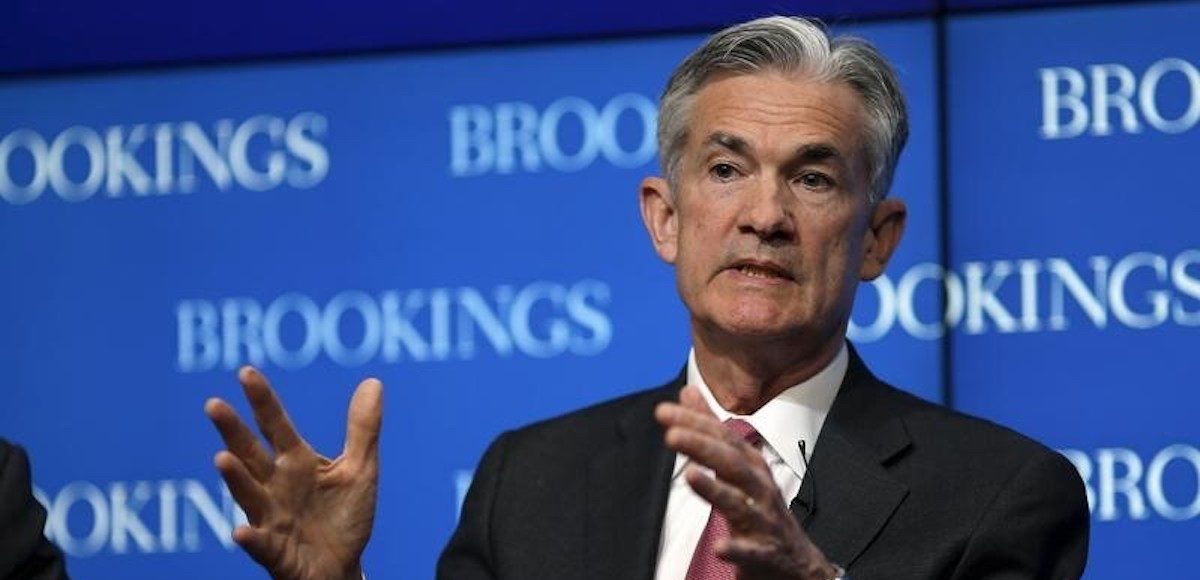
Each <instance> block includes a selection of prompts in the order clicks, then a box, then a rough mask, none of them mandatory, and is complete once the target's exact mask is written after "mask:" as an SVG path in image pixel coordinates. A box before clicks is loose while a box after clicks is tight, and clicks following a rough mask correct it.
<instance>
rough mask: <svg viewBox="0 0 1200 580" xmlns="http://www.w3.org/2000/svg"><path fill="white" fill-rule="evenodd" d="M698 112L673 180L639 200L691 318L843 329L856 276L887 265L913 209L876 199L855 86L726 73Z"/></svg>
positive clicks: (816, 334)
mask: <svg viewBox="0 0 1200 580" xmlns="http://www.w3.org/2000/svg"><path fill="white" fill-rule="evenodd" d="M691 115H692V116H691V123H690V125H689V130H688V140H687V143H686V144H685V146H684V149H683V152H682V157H681V159H680V162H679V168H678V179H677V183H676V184H675V191H674V192H668V191H666V187H667V186H666V182H664V181H662V180H660V179H657V178H651V179H648V180H647V181H646V182H644V183H643V189H642V207H643V217H644V218H645V220H646V223H647V227H648V229H650V232H651V237H652V238H653V239H654V241H655V246H656V250H657V251H658V252H659V255H660V256H662V258H663V259H664V260H666V261H668V262H670V263H673V264H674V265H675V267H676V281H677V285H678V288H679V292H680V295H681V296H682V298H683V301H684V303H685V304H686V305H687V307H688V310H689V311H690V312H691V315H692V319H693V323H694V324H696V325H700V326H701V327H702V328H703V329H707V330H716V331H721V332H724V333H727V334H731V335H735V336H741V337H760V338H772V339H774V338H786V339H795V340H802V341H814V340H815V341H816V342H815V343H812V346H816V345H817V344H823V343H826V342H828V341H829V340H832V339H834V338H838V339H840V336H841V335H842V333H844V326H845V323H846V321H847V320H848V319H849V316H850V308H851V305H852V304H853V298H854V291H855V287H856V285H857V281H858V280H859V279H860V278H863V279H871V278H874V277H875V276H878V275H879V273H881V272H882V269H883V265H884V264H885V263H886V261H887V257H888V256H889V255H890V253H891V249H892V248H893V247H894V246H895V243H896V242H897V241H898V240H899V231H900V228H901V227H902V225H903V218H904V209H903V204H902V203H900V202H898V201H896V200H887V201H885V202H883V203H881V204H878V207H872V206H871V205H870V204H869V203H868V196H867V191H868V185H869V179H868V171H867V162H866V158H865V149H864V130H863V128H864V127H865V117H864V114H863V111H862V106H861V104H860V100H859V98H858V96H857V95H856V94H855V93H854V91H853V90H852V89H851V88H850V87H848V86H846V85H843V84H829V83H819V82H814V81H810V80H805V79H803V78H799V77H793V76H785V75H782V74H777V73H761V74H753V75H722V76H718V77H716V78H714V79H712V80H710V81H709V82H708V83H707V84H706V85H705V86H704V87H703V88H702V89H701V90H700V91H699V92H698V93H697V94H696V95H695V101H694V104H693V108H692V112H691ZM879 210H883V211H882V214H883V215H880V211H879ZM880 226H882V227H883V229H884V230H887V231H884V232H881V231H880ZM893 226H894V227H893ZM893 230H894V231H893Z"/></svg>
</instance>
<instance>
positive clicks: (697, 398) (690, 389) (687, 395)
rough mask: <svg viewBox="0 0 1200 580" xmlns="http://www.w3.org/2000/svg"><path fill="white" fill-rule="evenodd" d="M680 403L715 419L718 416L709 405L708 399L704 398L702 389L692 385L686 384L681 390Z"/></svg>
mask: <svg viewBox="0 0 1200 580" xmlns="http://www.w3.org/2000/svg"><path fill="white" fill-rule="evenodd" d="M679 404H681V405H683V406H684V407H687V408H689V409H691V410H693V411H696V412H697V413H700V414H701V415H703V416H705V417H711V418H712V419H713V420H716V419H717V416H716V415H714V414H713V412H712V409H711V408H709V406H708V401H706V400H704V395H701V394H700V389H698V388H696V387H695V386H692V385H684V387H683V388H682V389H680V390H679Z"/></svg>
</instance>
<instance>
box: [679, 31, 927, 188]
mask: <svg viewBox="0 0 1200 580" xmlns="http://www.w3.org/2000/svg"><path fill="white" fill-rule="evenodd" d="M719 72H733V73H740V74H753V73H759V72H781V73H785V74H793V73H801V74H804V75H806V76H808V77H809V78H812V79H814V80H817V81H822V82H835V83H846V84H847V85H849V86H850V88H851V89H853V90H854V92H855V93H857V94H858V96H859V98H860V99H861V100H862V105H863V110H864V112H865V114H866V117H867V123H866V124H867V126H866V128H865V133H866V134H865V135H864V137H865V139H866V147H867V164H868V171H869V174H870V183H869V191H868V196H869V199H870V201H871V202H876V201H878V200H880V199H883V197H884V196H886V195H887V192H888V188H890V187H891V185H892V175H893V173H894V171H895V168H896V162H897V160H898V159H899V158H900V151H901V150H903V149H904V142H905V141H907V140H908V109H907V107H906V105H905V102H904V94H903V93H902V92H901V91H900V84H899V82H898V81H897V79H896V72H895V71H894V70H893V69H892V67H891V65H890V64H888V61H887V60H886V59H885V58H884V57H883V55H882V54H880V53H879V51H878V50H877V49H876V48H875V47H874V46H872V45H871V44H870V43H868V42H867V41H865V40H862V39H859V38H852V37H838V38H835V39H831V38H830V37H829V33H828V32H827V31H826V29H825V27H824V25H822V24H821V23H820V22H818V21H814V20H808V19H804V18H792V17H785V16H771V17H769V18H760V19H758V20H752V21H750V22H745V23H742V24H738V25H736V26H731V27H729V28H726V29H724V30H722V31H720V32H718V33H716V34H714V35H713V36H712V37H710V38H709V39H708V40H707V41H706V42H705V43H704V44H703V45H701V46H700V48H697V49H696V50H695V52H693V53H692V54H691V55H689V56H688V57H687V58H686V59H684V61H683V62H682V63H680V64H679V66H678V67H676V68H675V71H674V72H673V73H671V79H670V80H669V81H668V82H667V88H666V90H665V91H663V95H662V99H661V100H660V101H659V118H658V150H659V162H660V164H661V166H662V171H663V173H664V174H665V175H666V177H667V180H668V181H669V182H671V184H672V187H673V188H674V185H675V184H677V183H678V171H679V163H680V157H681V156H682V154H683V147H684V145H685V144H686V143H687V139H688V133H687V127H688V123H689V122H690V118H689V117H690V116H691V109H692V105H693V103H694V101H695V96H696V93H697V92H699V91H700V89H701V88H703V86H704V84H705V83H706V82H707V81H708V80H709V78H710V77H711V76H712V75H714V74H716V73H719Z"/></svg>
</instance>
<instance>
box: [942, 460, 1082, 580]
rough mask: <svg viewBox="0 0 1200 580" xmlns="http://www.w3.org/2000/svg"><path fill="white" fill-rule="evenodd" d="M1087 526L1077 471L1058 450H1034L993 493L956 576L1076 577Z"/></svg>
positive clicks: (990, 579)
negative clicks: (996, 491) (1035, 453)
mask: <svg viewBox="0 0 1200 580" xmlns="http://www.w3.org/2000/svg"><path fill="white" fill-rule="evenodd" d="M1088 525H1089V514H1088V505H1087V497H1086V495H1085V492H1084V487H1083V481H1082V480H1080V479H1079V473H1078V472H1077V471H1076V470H1075V468H1074V467H1072V465H1071V463H1070V462H1068V461H1067V460H1066V458H1064V457H1063V456H1061V455H1059V454H1058V453H1054V452H1047V453H1041V454H1038V455H1037V456H1035V457H1034V458H1032V459H1031V460H1030V461H1028V462H1027V463H1026V464H1025V465H1024V466H1022V468H1021V469H1020V470H1018V471H1017V473H1016V474H1015V475H1013V476H1012V478H1011V479H1010V480H1009V481H1008V482H1007V483H1006V484H1005V485H1004V486H1003V487H1002V488H1001V489H1000V491H999V493H997V494H996V496H995V498H994V499H993V500H992V505H991V507H990V508H989V509H988V510H987V512H986V513H985V514H984V516H983V517H982V518H981V519H980V521H979V524H978V526H977V527H976V529H975V532H974V533H973V534H972V536H971V540H970V541H969V542H968V544H967V547H966V550H965V551H964V553H963V558H962V560H961V561H960V562H959V565H958V567H957V569H955V571H954V578H960V579H963V580H966V579H968V578H970V579H979V578H983V579H988V580H1000V579H1013V580H1016V579H1022V580H1025V579H1038V580H1043V579H1045V580H1059V579H1071V580H1075V579H1077V578H1079V577H1081V576H1083V568H1084V565H1085V564H1086V563H1087V551H1088Z"/></svg>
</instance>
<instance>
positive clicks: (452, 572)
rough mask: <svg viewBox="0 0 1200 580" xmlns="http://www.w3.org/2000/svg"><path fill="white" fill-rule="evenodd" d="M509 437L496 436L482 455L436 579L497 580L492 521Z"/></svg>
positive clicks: (439, 562) (442, 557) (441, 559)
mask: <svg viewBox="0 0 1200 580" xmlns="http://www.w3.org/2000/svg"><path fill="white" fill-rule="evenodd" d="M507 440H508V434H507V433H505V434H503V435H501V436H500V437H498V438H497V439H496V440H495V441H494V442H492V444H491V446H489V447H488V450H487V451H486V452H484V454H483V459H481V460H480V462H479V467H478V468H477V469H476V470H475V477H474V478H473V479H472V481H471V487H470V489H468V490H467V497H466V499H465V500H464V501H463V507H462V514H461V515H460V516H459V519H458V528H457V529H455V530H454V535H453V536H451V537H450V542H449V543H448V544H446V548H445V549H444V550H443V551H442V556H441V558H439V559H438V566H437V578H438V580H477V579H478V580H483V579H495V578H498V577H499V574H498V572H497V570H496V562H495V554H494V553H493V552H492V545H493V542H492V538H491V525H492V522H491V519H492V511H493V506H494V505H495V502H496V492H497V488H498V487H499V485H500V479H501V476H502V475H503V470H504V454H505V447H506V445H507Z"/></svg>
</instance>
